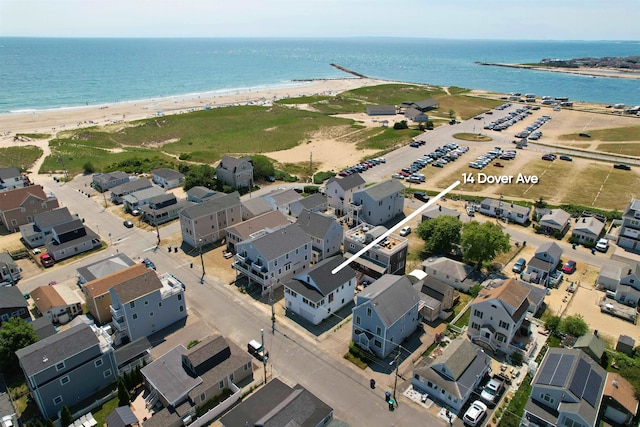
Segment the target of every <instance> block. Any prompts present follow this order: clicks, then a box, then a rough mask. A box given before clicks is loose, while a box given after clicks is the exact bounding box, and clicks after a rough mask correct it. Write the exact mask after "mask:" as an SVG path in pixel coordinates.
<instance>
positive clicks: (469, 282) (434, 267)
mask: <svg viewBox="0 0 640 427" xmlns="http://www.w3.org/2000/svg"><path fill="white" fill-rule="evenodd" d="M422 271H424V272H425V273H427V274H428V275H429V276H433V277H434V278H436V279H438V280H440V281H441V282H444V283H446V284H447V285H449V286H451V287H453V288H454V289H457V290H459V291H465V292H468V291H469V289H470V288H472V287H473V286H475V285H479V284H480V283H482V280H483V277H482V274H481V273H480V272H479V271H478V270H476V269H475V268H473V267H471V266H470V265H467V264H464V263H462V262H460V261H456V260H453V259H450V258H447V257H443V256H435V257H430V258H427V259H426V260H424V261H423V262H422Z"/></svg>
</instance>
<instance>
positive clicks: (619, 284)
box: [597, 257, 640, 307]
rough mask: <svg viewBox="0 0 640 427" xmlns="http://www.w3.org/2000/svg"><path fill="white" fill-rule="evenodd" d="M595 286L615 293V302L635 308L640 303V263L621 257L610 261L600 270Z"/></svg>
mask: <svg viewBox="0 0 640 427" xmlns="http://www.w3.org/2000/svg"><path fill="white" fill-rule="evenodd" d="M597 284H598V285H602V286H603V287H604V289H605V290H608V291H613V292H615V299H616V301H618V302H621V303H623V304H627V305H629V306H631V307H635V306H637V305H638V302H639V301H640V263H638V262H636V261H633V260H630V259H626V258H621V257H617V258H616V259H612V260H610V261H608V262H606V263H604V264H603V265H602V267H601V268H600V275H599V276H598V281H597Z"/></svg>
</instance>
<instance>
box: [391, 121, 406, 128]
mask: <svg viewBox="0 0 640 427" xmlns="http://www.w3.org/2000/svg"><path fill="white" fill-rule="evenodd" d="M393 128H394V129H395V130H401V129H409V125H408V124H407V121H406V120H401V121H399V122H396V123H394V124H393Z"/></svg>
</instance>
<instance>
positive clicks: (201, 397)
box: [200, 393, 207, 402]
mask: <svg viewBox="0 0 640 427" xmlns="http://www.w3.org/2000/svg"><path fill="white" fill-rule="evenodd" d="M206 398H207V395H206V394H205V393H202V394H201V395H200V402H204V400H205V399H206Z"/></svg>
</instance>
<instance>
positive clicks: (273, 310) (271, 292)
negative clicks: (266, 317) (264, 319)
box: [269, 286, 276, 335]
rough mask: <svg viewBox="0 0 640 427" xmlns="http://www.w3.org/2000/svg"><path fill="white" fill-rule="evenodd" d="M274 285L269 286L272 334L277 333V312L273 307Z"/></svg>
mask: <svg viewBox="0 0 640 427" xmlns="http://www.w3.org/2000/svg"><path fill="white" fill-rule="evenodd" d="M273 302H274V301H273V287H271V286H270V287H269V303H270V304H271V335H275V333H276V312H275V308H274V307H273Z"/></svg>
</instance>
